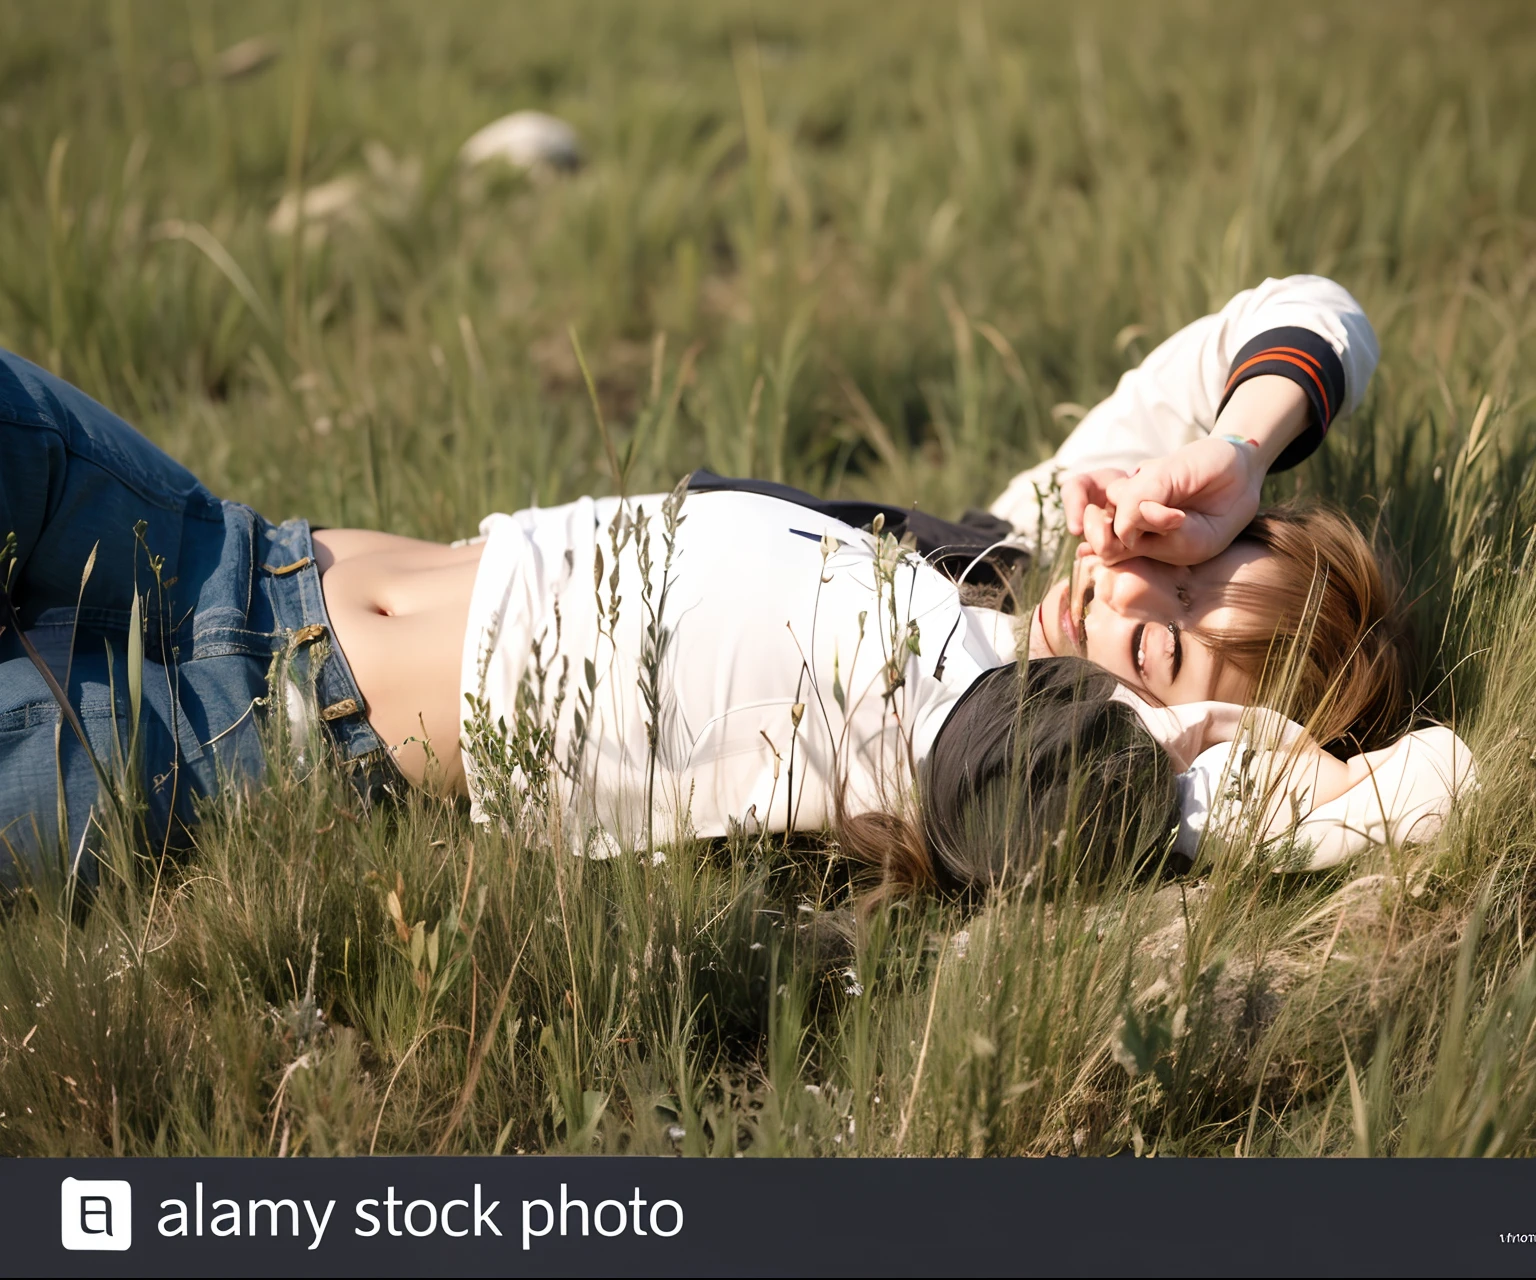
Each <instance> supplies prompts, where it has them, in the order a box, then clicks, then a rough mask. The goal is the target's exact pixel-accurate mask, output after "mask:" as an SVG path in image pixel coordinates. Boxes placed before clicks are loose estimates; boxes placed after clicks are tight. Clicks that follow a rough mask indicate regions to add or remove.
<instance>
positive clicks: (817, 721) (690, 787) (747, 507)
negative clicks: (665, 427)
mask: <svg viewBox="0 0 1536 1280" xmlns="http://www.w3.org/2000/svg"><path fill="white" fill-rule="evenodd" d="M665 500H666V495H665V494H651V495H647V496H644V497H638V498H631V499H629V500H628V502H627V503H624V502H621V501H620V500H619V499H616V498H603V499H597V500H593V499H591V498H583V499H580V500H579V501H576V502H572V503H569V504H567V505H565V506H559V507H551V508H548V509H542V510H528V511H519V512H517V513H515V514H513V515H504V514H497V515H491V516H488V517H486V519H485V520H484V521H483V522H482V523H481V526H480V529H481V534H482V536H483V538H484V539H485V549H484V552H483V555H482V558H481V562H480V568H479V572H478V574H477V576H476V579H475V586H474V592H473V595H472V598H471V604H470V614H469V626H468V629H467V632H466V635H465V643H464V651H463V666H462V671H461V688H462V689H463V692H464V693H465V694H466V695H470V696H474V697H483V698H484V699H485V704H486V707H487V710H488V713H489V722H490V724H492V725H494V724H495V723H496V722H497V720H505V722H506V724H507V725H508V727H509V729H510V728H512V727H513V726H514V722H515V720H516V716H515V712H514V708H515V706H516V698H517V692H518V688H519V685H520V684H521V683H522V682H523V681H524V680H525V678H526V679H529V680H530V681H531V680H533V679H534V678H535V676H536V666H537V667H542V668H543V670H544V671H545V672H546V676H545V681H544V689H545V693H544V698H543V701H542V704H541V705H542V708H543V714H544V715H545V716H546V717H551V716H552V717H553V719H552V720H551V721H550V727H552V728H553V730H554V733H553V739H552V746H553V752H552V756H553V760H554V761H556V762H558V763H559V765H561V766H563V767H564V768H565V772H564V773H563V774H561V784H560V785H561V787H562V795H563V796H564V797H565V799H566V801H567V803H569V804H570V806H571V807H572V810H573V812H574V813H576V815H577V817H576V821H575V825H574V829H573V830H571V831H570V832H569V833H568V834H569V836H570V838H571V840H572V842H573V845H575V846H577V847H580V848H582V849H583V850H585V851H588V852H591V851H595V850H597V849H603V850H606V851H610V852H611V851H613V850H614V849H616V848H617V849H622V848H636V847H640V846H642V845H643V844H644V843H645V837H646V822H645V819H646V813H647V797H648V796H649V797H651V803H650V812H651V815H652V823H653V834H654V838H655V839H656V840H657V841H658V842H664V841H667V840H670V839H673V838H675V837H677V836H681V835H686V834H687V833H690V832H691V833H693V834H696V835H699V836H706V837H708V836H723V835H726V834H728V833H729V831H730V829H731V827H732V826H733V825H737V824H739V825H741V826H744V827H746V828H747V829H748V830H758V829H763V830H768V831H784V830H787V829H797V830H814V829H818V828H821V827H824V826H827V825H828V824H830V823H831V822H832V821H833V820H834V818H835V817H836V813H837V792H838V789H839V788H840V787H841V788H844V789H845V790H844V798H845V804H846V812H848V813H850V814H852V813H859V812H864V811H868V810H873V809H877V808H895V809H899V808H900V807H902V806H904V805H906V804H907V803H908V802H909V801H910V799H911V794H912V784H913V779H914V777H915V772H914V771H915V768H916V766H917V764H918V762H920V761H921V760H922V759H923V758H924V757H925V756H926V755H927V753H928V750H929V749H930V748H931V746H932V745H933V741H934V739H935V737H937V735H938V731H939V729H940V727H941V726H942V725H943V723H944V720H945V717H946V716H947V715H948V714H949V712H950V710H951V709H952V708H953V706H954V704H955V703H956V701H957V700H958V699H959V697H960V695H961V694H962V693H964V692H965V690H966V689H967V688H968V687H969V686H970V684H971V683H972V682H973V681H974V680H975V679H976V678H977V677H978V676H980V675H981V674H982V672H984V671H986V670H988V669H989V668H992V667H996V666H999V665H1002V664H1003V663H1005V662H1008V661H1011V660H1012V659H1013V657H1014V652H1013V646H1014V641H1013V636H1012V631H1011V629H1010V626H1009V619H1007V618H1005V617H1004V616H1003V615H1001V614H998V613H996V612H994V611H992V610H987V609H973V608H968V607H965V606H962V605H961V603H960V600H959V593H958V591H957V590H956V588H955V585H954V584H953V583H952V582H951V581H950V580H949V579H948V578H946V577H945V576H944V575H943V574H941V573H940V572H938V571H937V570H936V569H933V568H931V567H930V566H929V565H927V564H925V563H924V562H923V561H922V560H920V559H919V558H918V557H917V556H916V555H913V554H910V553H906V552H902V551H900V549H899V548H898V547H897V546H896V544H895V542H894V541H893V540H892V539H890V538H889V536H886V537H884V538H878V537H876V536H874V535H871V534H869V533H865V532H861V531H859V530H857V529H854V528H852V527H851V526H849V525H846V524H843V523H841V522H840V521H837V520H833V519H830V518H828V517H825V516H821V515H818V514H816V513H815V512H813V511H810V510H808V509H806V508H805V507H801V506H797V505H795V504H793V503H790V502H785V501H782V500H780V499H777V498H769V497H763V496H760V495H757V494H749V493H738V492H718V493H693V494H689V495H688V496H687V498H686V500H685V501H684V502H683V504H682V507H681V512H680V514H681V516H682V521H681V523H680V525H679V526H678V528H677V532H676V542H675V548H674V551H673V555H672V561H671V565H670V567H668V566H667V563H666V561H667V551H666V547H665V544H664V532H665V531H664V528H663V503H664V501H665ZM642 515H643V517H644V519H645V521H646V527H647V530H648V535H649V561H650V567H649V573H648V574H647V573H643V572H642V566H641V558H642V542H643V540H644V535H643V534H641V533H639V532H637V531H636V528H635V526H636V524H637V522H638V521H639V520H640V518H641V517H642ZM626 530H627V536H626ZM616 537H617V538H618V539H619V541H620V542H621V544H622V545H621V546H620V547H619V549H618V551H617V553H616V552H615V549H614V541H615V538H616ZM615 564H617V566H618V577H617V581H616V583H615V582H614V581H613V580H612V577H611V575H612V573H613V570H614V566H615ZM664 579H665V584H664ZM664 585H665V590H666V602H665V608H664V610H663V609H662V606H661V593H662V590H663V586H664ZM647 590H649V593H650V595H649V599H647V597H646V592H647ZM615 593H616V594H617V597H618V606H617V614H616V617H617V622H616V624H615V623H613V622H612V621H611V614H610V605H611V602H612V600H613V598H614V595H615ZM656 612H660V619H659V621H660V626H661V628H662V629H663V630H664V633H665V643H664V646H663V647H662V649H661V655H660V661H659V662H655V661H652V662H651V663H649V665H650V666H651V667H652V668H654V669H655V671H656V675H657V678H656V679H655V680H654V682H653V683H654V686H655V694H654V697H655V702H656V710H655V711H654V712H653V711H652V710H650V709H649V708H648V707H647V665H648V663H647V653H648V651H649V652H650V653H651V654H653V655H654V652H655V648H656V640H655V638H654V637H655V636H656V635H657V634H660V633H659V632H656V631H654V630H653V629H652V627H651V620H652V617H653V615H654V614H655V613H656ZM557 613H558V639H557ZM536 644H539V645H540V649H539V662H538V663H537V664H534V663H531V662H530V657H531V655H532V654H533V652H534V648H535V645H536ZM941 655H942V657H943V668H942V670H939V669H938V665H939V661H940V657H941ZM562 672H563V673H564V678H565V694H564V697H563V699H561V700H560V705H559V708H558V715H555V714H554V713H555V702H556V699H557V694H558V688H559V682H560V680H561V676H562ZM652 726H654V734H655V747H654V776H653V772H652V756H653V752H652V747H651V733H652ZM467 736H468V735H467ZM464 764H465V773H466V777H467V778H468V780H469V787H470V795H471V799H472V801H473V803H474V807H475V812H476V816H477V817H479V818H482V819H484V818H487V817H490V816H493V815H492V814H491V812H490V810H491V809H492V808H493V807H494V799H493V798H494V796H495V795H496V785H497V784H496V779H495V778H494V777H493V776H491V773H489V772H488V769H487V762H486V761H485V760H483V759H479V758H477V753H476V752H475V751H474V750H473V749H471V747H470V745H469V743H468V742H467V741H466V744H465V750H464ZM493 772H494V771H493ZM523 781H524V779H523V778H522V777H521V775H520V771H519V770H518V769H517V768H516V767H513V768H511V769H508V770H506V771H505V777H504V778H503V782H505V783H507V784H510V786H511V790H512V792H515V790H516V787H517V786H519V785H521V784H522V782H523ZM501 816H503V817H505V816H506V815H505V814H503V815H501Z"/></svg>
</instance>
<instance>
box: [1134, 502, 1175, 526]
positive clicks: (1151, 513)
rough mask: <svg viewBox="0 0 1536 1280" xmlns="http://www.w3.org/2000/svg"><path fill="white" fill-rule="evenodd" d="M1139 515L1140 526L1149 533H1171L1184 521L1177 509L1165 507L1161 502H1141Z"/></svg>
mask: <svg viewBox="0 0 1536 1280" xmlns="http://www.w3.org/2000/svg"><path fill="white" fill-rule="evenodd" d="M1140 514H1141V524H1142V526H1143V527H1144V528H1145V529H1147V530H1148V532H1151V533H1172V532H1173V531H1174V530H1175V529H1177V528H1179V527H1180V526H1181V525H1183V523H1184V519H1185V516H1184V512H1182V511H1180V510H1179V509H1178V508H1177V507H1165V506H1164V505H1163V504H1162V503H1161V502H1150V501H1149V502H1143V503H1142V504H1141V506H1140Z"/></svg>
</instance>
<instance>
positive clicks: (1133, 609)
mask: <svg viewBox="0 0 1536 1280" xmlns="http://www.w3.org/2000/svg"><path fill="white" fill-rule="evenodd" d="M1094 559H1095V560H1096V561H1097V563H1095V564H1094V566H1093V568H1092V577H1091V581H1092V582H1093V598H1094V600H1095V601H1098V602H1102V603H1103V604H1105V605H1108V606H1109V607H1110V608H1111V609H1113V610H1114V611H1115V612H1116V613H1118V614H1120V615H1122V616H1123V617H1127V618H1135V619H1137V620H1138V621H1144V622H1167V621H1168V620H1169V619H1170V618H1173V617H1174V616H1175V613H1176V610H1177V604H1178V602H1177V598H1176V596H1175V593H1174V590H1173V584H1172V582H1171V581H1170V580H1169V578H1168V574H1167V573H1166V572H1165V569H1166V566H1164V565H1162V564H1159V563H1158V562H1157V561H1155V560H1148V559H1146V558H1144V557H1137V558H1135V559H1133V560H1122V561H1121V562H1120V563H1119V564H1116V565H1107V564H1104V563H1103V562H1102V561H1098V558H1097V557H1094Z"/></svg>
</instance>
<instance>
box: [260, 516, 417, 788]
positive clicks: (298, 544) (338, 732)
mask: <svg viewBox="0 0 1536 1280" xmlns="http://www.w3.org/2000/svg"><path fill="white" fill-rule="evenodd" d="M263 523H264V524H265V522H263ZM257 551H258V565H257V573H256V577H257V589H258V590H259V591H260V592H261V593H262V594H263V595H264V596H265V597H266V599H267V601H268V604H269V606H270V608H271V611H272V620H273V623H274V624H275V630H276V634H277V638H278V640H279V642H280V643H281V642H282V641H283V639H284V638H286V648H279V649H278V650H277V656H278V657H279V658H280V659H281V660H283V661H284V662H285V663H286V667H287V674H288V675H289V676H290V677H291V678H292V679H293V680H294V681H295V682H296V683H298V684H299V685H300V687H301V688H302V687H304V686H306V685H308V686H310V687H312V688H313V691H314V705H315V710H316V714H317V715H318V718H319V723H320V729H321V732H322V733H323V734H324V736H325V737H326V738H327V739H328V740H329V742H330V744H331V747H332V749H333V750H334V752H335V754H336V759H337V761H338V763H340V765H341V766H342V768H343V770H344V771H345V772H346V773H347V774H348V775H349V777H350V778H351V779H352V781H353V782H354V784H355V785H356V786H357V788H358V790H359V791H360V792H361V793H362V795H363V798H364V799H365V800H371V799H373V798H375V796H376V793H377V792H378V791H379V790H380V789H388V790H394V791H400V790H402V789H403V788H404V780H403V777H402V775H401V773H400V771H399V769H398V768H396V766H395V762H394V757H393V755H392V754H391V752H390V750H389V746H388V744H387V743H386V742H385V741H384V740H383V739H382V738H381V737H380V736H379V735H378V733H377V731H376V730H375V729H374V727H373V726H372V725H371V724H369V723H368V714H367V712H368V708H367V704H366V703H365V702H364V701H363V695H362V691H361V690H360V689H359V688H358V685H357V679H356V677H355V676H354V675H353V674H352V668H351V667H350V666H349V665H348V664H347V659H346V655H345V654H344V653H342V651H341V646H340V645H339V644H338V643H337V642H336V635H335V632H334V631H333V629H332V627H331V619H330V615H329V614H328V613H327V612H326V608H325V595H324V593H323V592H322V591H321V589H320V567H319V565H317V564H316V563H315V547H314V541H313V539H312V538H311V536H310V529H309V522H308V521H307V520H299V519H295V520H286V521H284V522H283V523H282V524H279V525H271V524H265V527H264V528H263V530H262V532H261V535H260V538H259V541H258V545H257Z"/></svg>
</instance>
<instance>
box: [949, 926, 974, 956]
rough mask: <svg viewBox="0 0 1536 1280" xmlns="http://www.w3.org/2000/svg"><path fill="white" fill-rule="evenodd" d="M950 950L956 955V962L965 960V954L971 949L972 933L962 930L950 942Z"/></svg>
mask: <svg viewBox="0 0 1536 1280" xmlns="http://www.w3.org/2000/svg"><path fill="white" fill-rule="evenodd" d="M949 945H950V949H951V950H953V951H954V953H955V959H956V960H964V959H965V953H966V952H967V951H969V950H970V949H971V931H970V930H969V929H962V930H960V932H959V933H957V934H955V936H954V937H952V938H951V939H950V940H949Z"/></svg>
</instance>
